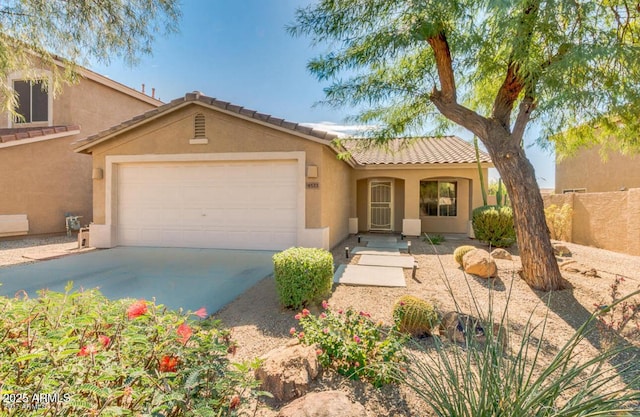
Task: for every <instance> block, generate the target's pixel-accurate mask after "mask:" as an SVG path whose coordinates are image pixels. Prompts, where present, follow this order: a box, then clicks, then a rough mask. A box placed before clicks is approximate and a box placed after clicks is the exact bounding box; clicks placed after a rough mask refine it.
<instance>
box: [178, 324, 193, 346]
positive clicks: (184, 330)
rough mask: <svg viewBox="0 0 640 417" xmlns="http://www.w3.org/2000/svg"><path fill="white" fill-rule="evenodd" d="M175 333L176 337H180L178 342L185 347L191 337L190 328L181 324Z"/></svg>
mask: <svg viewBox="0 0 640 417" xmlns="http://www.w3.org/2000/svg"><path fill="white" fill-rule="evenodd" d="M177 333H178V336H180V337H179V338H178V340H179V341H180V343H182V344H183V345H186V344H187V342H188V341H189V338H190V337H191V335H193V331H192V330H191V327H189V325H188V324H187V323H182V324H181V325H180V326H178V330H177Z"/></svg>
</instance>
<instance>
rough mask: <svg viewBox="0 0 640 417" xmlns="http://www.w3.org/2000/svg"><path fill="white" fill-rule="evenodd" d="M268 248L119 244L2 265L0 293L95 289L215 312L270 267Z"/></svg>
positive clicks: (112, 295) (114, 296)
mask: <svg viewBox="0 0 640 417" xmlns="http://www.w3.org/2000/svg"><path fill="white" fill-rule="evenodd" d="M273 254H274V252H269V251H239V250H218V249H176V248H140V247H117V248H113V249H106V250H99V251H93V252H88V253H84V254H78V255H73V256H68V257H64V258H60V259H53V260H49V261H42V262H37V263H31V264H23V265H17V266H11V267H6V268H0V283H2V285H1V286H0V295H5V296H10V297H12V296H14V295H15V294H16V293H17V292H18V291H20V290H24V291H26V292H27V293H28V294H29V297H36V296H37V291H38V290H39V289H42V288H48V289H50V290H52V291H59V292H62V291H64V286H65V285H66V283H67V282H68V281H73V284H74V289H75V290H79V289H81V288H85V289H89V288H96V287H97V288H99V289H100V291H101V292H102V293H103V294H104V295H105V296H106V297H108V298H111V299H118V298H144V299H147V300H151V299H152V298H153V297H155V299H156V303H158V304H164V305H166V306H167V307H168V308H171V309H178V308H180V307H182V308H183V309H185V310H192V311H195V310H197V309H198V308H200V307H206V308H207V311H208V312H209V313H214V312H216V311H217V310H219V309H220V308H222V307H223V306H224V305H226V304H227V303H229V302H230V301H232V300H233V299H235V298H236V297H238V296H239V295H240V294H242V293H243V292H244V291H246V290H247V289H248V288H250V287H251V286H253V285H254V284H256V283H257V282H258V281H260V280H261V279H262V278H264V277H266V276H268V275H269V274H271V273H272V272H273V263H272V259H271V258H272V256H273Z"/></svg>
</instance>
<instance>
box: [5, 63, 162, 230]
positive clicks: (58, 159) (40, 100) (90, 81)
mask: <svg viewBox="0 0 640 417" xmlns="http://www.w3.org/2000/svg"><path fill="white" fill-rule="evenodd" d="M79 74H80V81H79V82H78V83H76V84H73V85H68V86H65V87H64V89H63V91H62V93H60V94H58V95H56V97H55V98H54V97H53V94H50V93H49V92H48V91H47V90H46V88H43V82H44V80H46V79H47V77H50V73H49V72H47V71H44V70H43V71H40V72H39V73H38V75H41V79H38V78H39V77H38V76H37V77H35V78H36V79H35V80H27V79H26V78H25V77H24V76H22V74H20V73H15V74H12V75H11V76H10V77H9V79H8V80H5V82H6V83H8V85H9V86H10V87H11V88H13V89H14V90H15V91H16V92H17V93H18V103H17V108H16V110H17V113H18V114H19V115H20V116H17V117H16V116H15V115H12V114H10V113H9V112H6V113H5V114H4V115H1V114H0V237H2V236H14V235H24V234H29V235H39V234H49V233H59V232H63V231H64V230H65V228H66V226H65V216H66V215H68V214H69V215H74V216H82V218H81V222H82V223H83V224H85V223H89V222H90V221H91V219H92V204H93V202H92V167H91V164H92V161H91V158H88V157H86V156H85V155H79V154H77V153H75V152H73V150H72V149H71V147H70V144H71V143H72V142H74V141H76V140H78V139H80V138H83V137H87V136H90V135H92V134H95V133H97V132H100V131H102V130H104V129H107V128H108V127H110V126H113V125H116V124H118V123H120V122H121V121H122V120H126V119H129V118H131V117H132V116H134V115H137V114H140V113H143V112H145V111H148V110H151V109H153V108H156V107H158V106H159V105H161V104H162V103H161V102H160V101H159V100H157V99H155V98H153V97H150V96H148V95H146V94H144V93H142V92H139V91H136V90H134V89H131V88H129V87H126V86H124V85H122V84H120V83H117V82H115V81H113V80H110V79H109V78H106V77H104V76H102V75H99V74H97V73H95V72H92V71H90V70H87V69H84V68H79Z"/></svg>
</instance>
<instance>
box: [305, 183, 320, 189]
mask: <svg viewBox="0 0 640 417" xmlns="http://www.w3.org/2000/svg"><path fill="white" fill-rule="evenodd" d="M307 188H310V189H318V188H320V183H319V182H308V183H307Z"/></svg>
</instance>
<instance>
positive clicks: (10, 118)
mask: <svg viewBox="0 0 640 417" xmlns="http://www.w3.org/2000/svg"><path fill="white" fill-rule="evenodd" d="M16 81H29V82H31V83H33V82H45V83H47V85H48V86H49V88H48V89H47V91H46V95H47V120H41V121H30V120H25V121H24V122H20V121H18V120H17V118H16V116H15V115H14V114H12V113H11V112H8V115H7V126H8V127H11V128H19V127H30V126H53V94H52V93H51V91H50V87H51V85H52V79H51V73H50V72H49V71H46V70H37V71H35V72H28V73H27V72H15V73H13V74H11V75H10V76H9V77H8V85H10V86H11V88H12V89H13V88H14V83H15V82H16ZM32 89H33V84H32V85H30V90H29V91H30V94H32V93H31V91H32ZM30 100H31V97H30ZM31 105H32V104H31ZM32 118H33V117H32Z"/></svg>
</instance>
